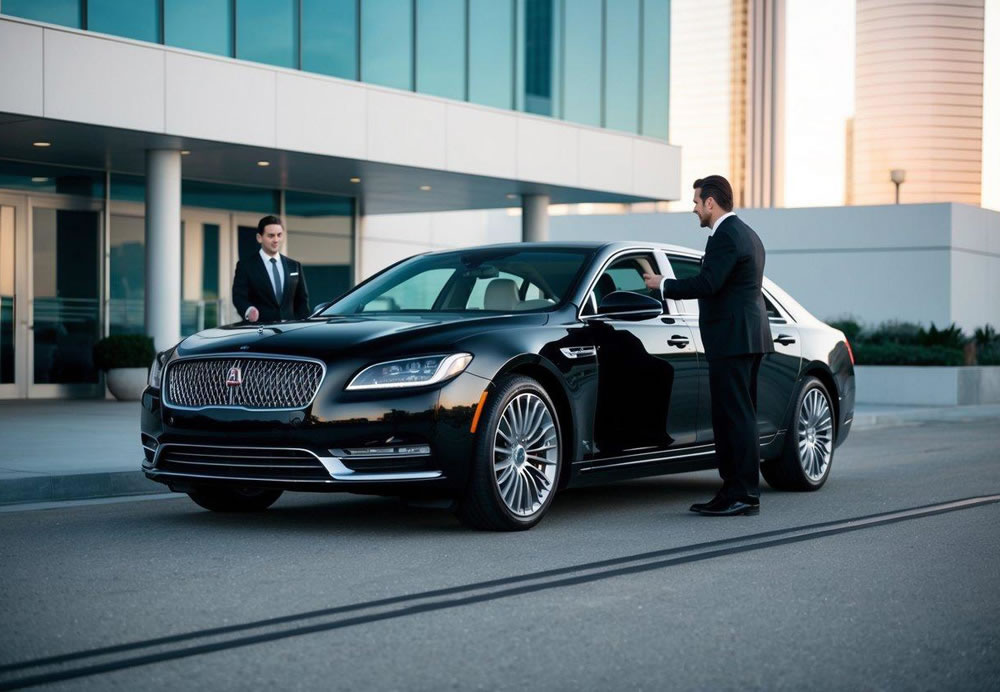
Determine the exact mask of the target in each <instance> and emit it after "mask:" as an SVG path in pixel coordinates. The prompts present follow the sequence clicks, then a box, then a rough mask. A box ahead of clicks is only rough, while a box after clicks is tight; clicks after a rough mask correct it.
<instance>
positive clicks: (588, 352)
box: [559, 346, 597, 360]
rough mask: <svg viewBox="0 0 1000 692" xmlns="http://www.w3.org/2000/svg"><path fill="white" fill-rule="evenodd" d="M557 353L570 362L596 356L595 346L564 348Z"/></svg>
mask: <svg viewBox="0 0 1000 692" xmlns="http://www.w3.org/2000/svg"><path fill="white" fill-rule="evenodd" d="M559 352H560V353H562V354H563V355H564V356H566V357H567V358H569V359H570V360H576V359H577V358H593V357H594V356H596V355H597V346H566V347H565V348H560V349H559Z"/></svg>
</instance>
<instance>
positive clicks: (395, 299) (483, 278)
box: [321, 247, 593, 316]
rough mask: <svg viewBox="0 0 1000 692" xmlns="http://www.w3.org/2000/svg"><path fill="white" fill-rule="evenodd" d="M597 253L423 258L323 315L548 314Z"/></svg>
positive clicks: (486, 252)
mask: <svg viewBox="0 0 1000 692" xmlns="http://www.w3.org/2000/svg"><path fill="white" fill-rule="evenodd" d="M592 254H593V251H592V250H589V249H582V248H559V247H551V248H550V247H546V248H529V249H523V248H516V247H515V248H482V249H475V250H465V251H456V252H448V253H436V254H432V255H421V256H418V257H413V258H410V259H408V260H406V261H404V262H401V263H399V264H397V265H395V266H393V267H391V268H389V269H388V270H386V271H384V272H382V273H381V274H378V275H376V276H375V277H373V278H372V279H371V280H370V281H367V282H365V283H363V284H361V285H360V286H358V287H357V288H355V289H354V290H353V291H351V292H350V293H348V294H347V295H345V296H343V297H342V298H341V299H340V300H338V301H337V302H335V303H334V304H333V305H331V306H330V307H329V308H327V309H326V310H324V311H323V313H321V316H328V315H349V314H356V313H359V312H366V313H368V312H372V313H375V312H407V311H410V312H460V313H465V312H467V313H475V312H482V311H484V310H489V311H494V312H507V311H530V310H547V309H551V308H553V307H554V306H556V305H558V304H560V303H562V302H564V301H565V300H567V299H568V298H569V295H570V292H571V291H572V289H573V287H575V286H576V284H577V282H578V281H579V280H580V275H581V274H582V272H583V270H584V268H585V267H586V266H587V264H588V262H589V260H590V257H591V255H592ZM492 284H495V286H492V287H491V285H492Z"/></svg>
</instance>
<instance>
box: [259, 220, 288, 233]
mask: <svg viewBox="0 0 1000 692" xmlns="http://www.w3.org/2000/svg"><path fill="white" fill-rule="evenodd" d="M274 223H276V224H278V225H279V226H281V230H285V224H283V223H281V219H279V218H278V217H277V216H265V217H264V218H263V219H261V220H260V221H258V222H257V233H258V235H264V229H265V228H267V227H268V226H270V225H271V224H274Z"/></svg>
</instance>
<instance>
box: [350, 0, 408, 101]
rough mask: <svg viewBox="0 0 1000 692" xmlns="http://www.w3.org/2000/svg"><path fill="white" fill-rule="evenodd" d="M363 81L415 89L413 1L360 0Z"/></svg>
mask: <svg viewBox="0 0 1000 692" xmlns="http://www.w3.org/2000/svg"><path fill="white" fill-rule="evenodd" d="M361 81H363V82H371V83H372V84H382V85H383V86H389V87H395V88H397V89H413V3H412V2H411V0H361Z"/></svg>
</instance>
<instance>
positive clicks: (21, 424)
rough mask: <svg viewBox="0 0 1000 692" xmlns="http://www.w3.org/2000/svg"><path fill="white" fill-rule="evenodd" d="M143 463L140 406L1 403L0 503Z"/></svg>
mask: <svg viewBox="0 0 1000 692" xmlns="http://www.w3.org/2000/svg"><path fill="white" fill-rule="evenodd" d="M984 419H996V420H998V421H1000V404H991V405H986V406H952V407H948V408H936V407H934V408H931V407H903V406H882V405H878V406H873V405H859V406H858V407H857V408H856V410H855V414H854V424H853V427H852V431H859V430H866V429H871V428H882V427H889V426H894V425H909V424H918V423H923V422H931V421H941V420H946V421H955V422H961V421H969V420H984ZM848 439H850V438H848ZM141 459H142V449H141V447H140V446H139V404H138V403H137V402H117V401H0V505H6V504H14V503H24V502H53V501H59V500H83V499H89V498H98V497H116V496H122V495H146V494H154V493H155V494H162V493H165V492H166V488H165V487H164V486H162V485H160V484H159V483H154V482H153V481H150V480H148V479H147V478H146V477H145V476H144V475H143V474H142V471H141V470H140V464H141Z"/></svg>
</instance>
